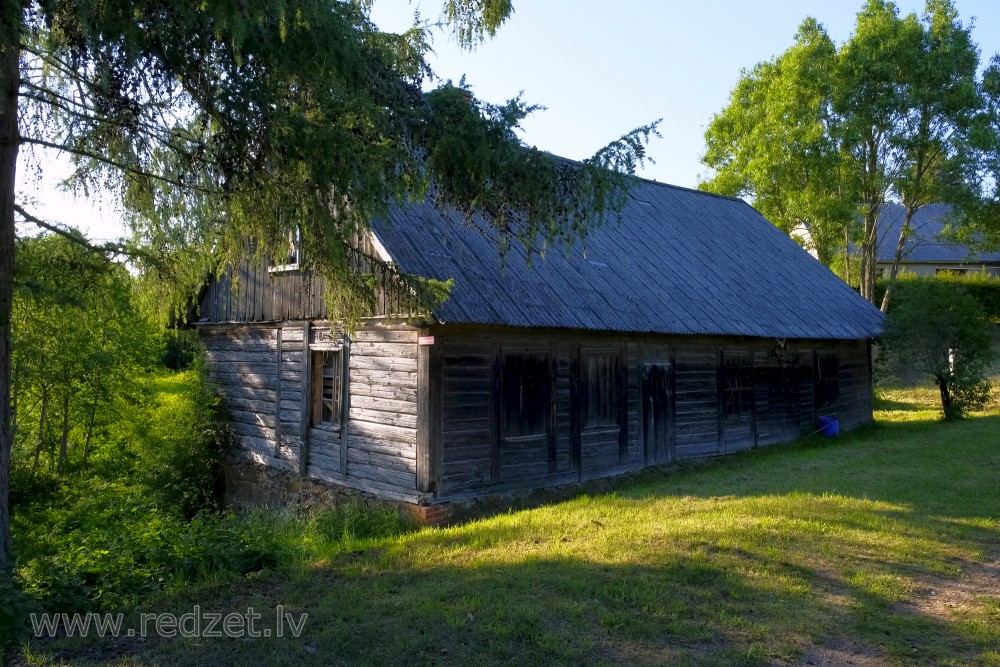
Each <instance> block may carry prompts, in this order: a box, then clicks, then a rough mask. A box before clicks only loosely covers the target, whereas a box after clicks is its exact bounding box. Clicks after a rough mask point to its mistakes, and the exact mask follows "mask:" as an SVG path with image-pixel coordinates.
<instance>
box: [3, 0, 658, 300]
mask: <svg viewBox="0 0 1000 667" xmlns="http://www.w3.org/2000/svg"><path fill="white" fill-rule="evenodd" d="M512 12H513V6H512V4H511V3H510V2H509V0H449V1H448V2H445V3H443V16H444V21H445V22H446V23H447V24H448V25H450V26H451V27H452V28H453V30H454V32H455V33H456V35H457V36H458V38H459V40H460V42H461V43H463V44H465V45H466V46H468V47H471V46H473V45H474V44H475V43H477V42H478V41H480V40H481V39H484V38H486V37H488V36H490V35H493V34H494V33H495V31H496V30H497V29H498V28H499V27H500V26H501V25H502V24H503V22H504V21H505V20H506V19H507V18H508V17H509V16H510V15H511V14H512ZM19 28H20V30H21V32H22V37H21V42H22V43H23V44H24V54H23V57H22V67H21V74H22V78H23V80H24V85H23V86H22V89H21V91H20V96H21V103H22V109H23V110H22V114H21V115H22V125H23V128H24V129H23V134H24V135H25V143H26V146H27V147H29V148H30V146H32V145H34V144H35V143H44V144H47V145H54V146H56V147H58V148H63V149H64V150H66V151H68V152H69V153H70V154H71V155H72V156H73V158H74V160H75V161H76V164H77V170H76V172H75V173H74V175H73V177H72V178H71V179H70V184H71V185H73V186H75V187H77V188H79V189H81V190H89V189H93V188H99V187H103V188H107V189H110V190H111V191H112V192H114V193H115V194H116V195H118V196H119V198H120V201H121V202H122V207H123V209H124V211H123V212H124V213H125V215H126V217H127V219H128V220H129V222H130V224H131V227H132V230H133V233H134V236H133V239H132V240H131V245H130V250H131V251H132V252H133V253H134V255H135V258H136V259H135V261H136V263H137V264H138V265H139V266H140V267H141V269H142V272H143V276H144V284H145V285H147V287H148V288H149V293H150V295H151V296H150V298H149V302H150V304H151V305H155V306H158V307H160V308H161V310H165V309H169V308H170V307H173V308H179V309H181V312H184V310H186V309H185V308H184V307H185V306H186V302H187V299H188V298H189V297H190V295H191V294H193V293H195V292H196V291H197V287H198V286H199V285H200V284H201V283H202V281H203V280H204V277H205V275H206V273H207V272H210V271H212V270H216V269H219V268H231V267H232V266H233V265H234V264H235V263H236V262H237V261H239V260H240V259H243V258H246V257H247V256H252V257H253V258H254V259H256V260H259V261H262V260H263V259H264V258H265V257H266V256H272V257H273V256H280V255H281V254H282V253H283V252H284V251H285V250H286V249H287V240H288V238H289V234H290V233H291V232H293V231H294V230H296V229H297V230H298V233H299V234H300V238H301V242H302V248H303V251H304V253H305V256H306V257H307V258H308V261H309V262H310V263H313V264H315V266H316V268H318V269H319V270H320V271H321V272H322V273H324V275H326V276H327V277H328V278H331V279H332V280H335V279H338V278H340V279H342V278H343V277H344V272H346V271H347V270H348V269H349V267H350V263H349V260H350V256H351V252H352V248H353V247H355V245H356V242H357V237H358V234H359V233H362V232H364V231H365V230H367V229H368V226H369V223H370V221H371V220H372V219H373V218H374V217H376V216H378V215H381V214H384V213H385V212H386V211H387V209H388V207H389V206H390V205H391V203H392V202H397V201H406V200H408V199H419V200H423V199H425V198H427V197H428V196H430V197H431V199H432V200H433V201H435V202H438V203H440V204H450V205H454V206H457V207H459V209H460V210H461V211H463V212H465V213H467V214H469V216H470V218H469V219H470V221H471V220H472V219H473V214H474V216H475V220H476V223H477V224H482V225H484V226H486V227H487V228H489V229H491V230H493V231H494V232H495V233H496V234H497V236H498V239H499V240H500V241H501V242H502V243H510V242H523V243H525V244H527V245H530V246H531V247H532V248H533V249H535V248H536V246H537V245H539V244H540V245H545V244H551V243H564V242H571V241H572V239H574V238H577V237H578V236H579V235H581V234H583V233H585V232H586V229H588V228H589V227H591V226H594V225H598V224H601V222H603V221H604V220H605V218H607V217H608V216H613V215H614V211H615V208H616V207H620V206H621V205H622V203H623V202H624V199H623V198H624V196H625V188H626V186H627V185H628V179H627V178H626V175H625V174H630V173H632V172H633V171H634V169H635V166H636V165H637V164H639V163H641V162H642V161H643V160H644V159H645V143H646V141H647V140H648V139H649V138H650V136H652V135H655V134H656V130H655V123H654V124H651V125H647V126H643V127H641V128H638V129H636V130H634V131H632V132H629V133H627V134H626V135H625V136H624V137H622V138H621V139H619V140H617V141H614V142H612V143H611V144H609V145H608V146H607V147H606V148H604V149H602V150H600V151H598V152H597V153H596V154H595V155H594V156H593V157H592V158H591V159H589V160H586V161H584V162H583V163H582V164H570V163H568V162H565V161H560V160H557V159H556V158H553V157H552V156H550V155H548V154H546V153H543V152H542V151H539V150H537V149H534V148H529V147H527V146H525V145H524V144H523V143H522V142H521V140H520V139H519V137H518V134H517V129H518V127H519V125H520V123H521V121H522V120H523V119H524V118H525V117H526V116H527V115H528V114H530V113H532V112H533V111H535V110H536V109H537V108H538V107H536V106H534V105H530V104H526V103H524V102H523V101H522V100H520V99H513V100H510V101H508V102H506V103H502V104H486V103H482V102H480V101H478V100H476V99H474V98H472V97H471V95H469V94H468V93H467V92H466V91H463V90H459V89H457V88H455V87H453V86H451V85H445V86H442V87H440V88H438V89H436V90H432V91H430V92H425V91H424V90H423V87H424V85H425V84H426V82H428V81H430V80H432V79H431V71H430V69H429V67H428V65H427V63H426V61H425V55H426V54H427V52H428V51H429V48H430V46H429V41H428V36H427V32H426V30H427V28H426V26H425V25H417V26H414V28H413V29H411V30H409V31H407V32H406V33H404V34H400V35H396V34H389V33H384V32H381V31H379V30H378V28H377V27H376V26H375V25H374V24H373V23H372V22H371V21H370V19H369V16H368V9H367V3H364V2H340V1H338V2H316V1H315V0H247V1H244V2H240V3H237V4H236V5H234V4H232V3H230V2H207V3H202V4H200V5H197V6H195V5H189V4H184V3H179V4H178V3H172V4H171V3H168V4H166V5H164V4H163V3H161V2H147V1H142V2H132V3H127V4H126V5H122V4H121V3H97V4H93V3H84V4H79V3H75V2H55V3H34V2H29V3H27V4H26V5H25V9H24V11H23V23H22V24H21V25H20V26H19ZM111 45H113V47H112V46H111ZM109 47H110V48H109ZM620 172H624V173H620ZM341 282H342V283H343V286H344V287H345V288H346V289H352V288H353V287H359V288H362V289H363V288H364V285H363V284H362V283H360V282H358V281H350V280H341ZM358 300H359V301H361V302H363V301H364V300H365V295H364V294H361V295H359V296H358ZM347 310H351V309H350V308H348V309H347Z"/></svg>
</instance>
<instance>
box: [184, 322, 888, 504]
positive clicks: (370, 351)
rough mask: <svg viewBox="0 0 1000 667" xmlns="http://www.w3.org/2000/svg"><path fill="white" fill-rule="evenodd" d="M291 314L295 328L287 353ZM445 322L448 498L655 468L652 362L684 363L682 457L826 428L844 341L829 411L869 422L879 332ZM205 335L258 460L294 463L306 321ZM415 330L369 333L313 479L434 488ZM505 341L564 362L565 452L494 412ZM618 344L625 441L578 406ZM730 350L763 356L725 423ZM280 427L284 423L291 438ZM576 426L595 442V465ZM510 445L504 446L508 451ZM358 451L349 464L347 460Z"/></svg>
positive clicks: (355, 346)
mask: <svg viewBox="0 0 1000 667" xmlns="http://www.w3.org/2000/svg"><path fill="white" fill-rule="evenodd" d="M279 326H281V327H283V328H282V336H281V355H280V362H279V355H278V336H277V328H278V327H279ZM431 332H432V333H433V335H434V336H435V339H436V340H435V344H436V345H437V346H438V347H437V348H436V357H435V358H436V359H437V362H435V365H434V366H432V369H431V372H433V373H438V374H439V375H437V376H435V377H437V378H438V380H437V386H438V387H439V388H440V394H439V395H438V398H439V401H437V402H436V404H437V405H438V406H439V407H437V410H436V412H435V413H434V414H432V415H431V418H432V419H435V420H437V423H438V425H439V427H440V430H439V434H438V435H437V436H436V438H435V440H434V441H432V442H429V443H428V446H429V447H430V457H431V459H432V460H434V461H437V463H435V464H434V465H435V466H437V467H436V468H435V470H436V473H435V474H436V478H435V481H436V482H438V484H437V485H436V490H435V494H436V498H437V500H438V501H445V500H459V499H462V498H468V497H474V496H481V495H486V494H490V493H502V492H505V491H507V490H512V489H516V488H526V487H533V486H544V485H553V484H562V483H566V482H572V481H579V480H581V479H587V478H591V477H600V476H606V475H612V474H618V473H620V472H623V471H625V470H629V469H635V468H639V467H641V466H642V465H643V462H644V454H643V447H644V443H643V442H642V429H641V417H642V412H641V405H640V403H641V374H642V367H643V364H645V363H654V362H656V363H665V362H669V361H670V360H671V359H672V360H673V370H674V372H673V387H672V390H673V400H672V406H673V438H674V443H675V454H676V458H677V459H690V458H696V457H703V456H711V455H715V454H719V453H724V452H726V451H733V450H735V449H740V448H744V447H746V446H747V445H748V444H757V445H765V444H771V443H776V442H782V441H787V440H790V439H794V438H795V437H798V436H799V435H801V434H803V433H811V432H813V431H815V430H816V412H815V409H814V405H813V364H814V360H815V359H816V355H817V354H820V355H822V354H828V353H835V354H836V355H837V359H838V367H839V370H840V384H839V388H840V393H839V398H838V400H837V402H836V403H835V404H834V405H831V406H828V407H827V408H824V410H823V412H824V414H833V415H834V416H837V417H838V418H839V419H840V421H841V426H842V427H843V428H844V429H849V428H853V427H855V426H858V425H861V424H864V423H867V422H869V421H870V420H871V414H872V402H871V392H870V375H869V368H868V365H869V358H868V349H867V343H866V342H865V341H790V342H789V343H788V345H787V346H784V347H781V348H780V349H779V348H778V347H777V346H776V345H775V344H774V343H772V342H770V341H763V340H760V339H725V338H721V337H715V338H712V337H705V338H703V339H697V338H695V337H658V336H632V337H629V336H614V335H610V334H608V335H601V334H588V333H586V332H562V331H559V332H546V331H537V332H536V331H525V330H511V331H509V332H508V331H500V332H495V331H491V330H488V329H485V328H482V329H479V330H476V329H475V328H472V327H455V326H447V325H438V326H436V327H433V328H432V329H431ZM201 335H202V340H203V341H204V344H205V359H206V365H207V367H208V372H209V377H210V379H212V380H213V381H215V382H216V383H217V384H218V385H219V388H220V391H221V393H222V395H223V397H224V398H225V401H226V404H227V406H228V408H229V411H230V416H231V420H232V425H233V429H234V431H235V432H236V433H237V434H238V435H239V436H240V440H241V442H242V443H243V446H244V447H245V449H246V451H247V452H248V453H249V454H250V456H251V458H252V459H253V460H255V461H257V462H259V463H262V464H265V465H270V466H275V467H280V468H285V469H288V470H295V469H296V467H297V461H298V453H299V450H300V447H301V443H300V441H299V437H298V434H299V423H300V421H299V420H300V415H301V408H302V404H303V403H302V401H303V393H302V387H301V386H300V383H301V378H302V371H303V361H304V355H303V341H302V322H286V323H280V324H270V325H209V326H203V327H202V330H201ZM312 335H313V336H314V341H318V340H322V339H324V338H326V337H329V336H331V335H332V331H331V329H330V328H329V325H328V323H323V322H319V323H316V324H315V325H314V326H313V334H312ZM417 337H418V331H417V330H416V329H414V328H404V327H397V328H388V327H382V326H379V327H377V328H370V329H365V330H361V331H358V332H357V333H356V334H355V336H354V338H353V340H352V342H351V344H350V353H349V372H350V380H349V397H348V400H349V408H348V424H347V429H348V430H347V445H348V446H347V452H346V456H342V453H341V451H340V447H341V437H340V435H341V434H340V431H339V429H338V428H335V427H313V428H311V429H310V445H311V446H310V457H309V470H308V473H309V475H310V476H314V477H317V478H319V479H325V480H328V481H332V482H335V483H340V484H344V485H345V486H349V487H354V488H358V489H361V490H364V491H368V492H371V493H375V494H378V495H381V496H383V497H387V498H391V499H397V500H405V501H409V502H414V501H419V500H420V499H421V498H422V497H424V496H423V494H420V493H418V492H417V491H416V470H417V430H416V429H417V398H418V396H417V392H418V383H417V372H418V370H417V359H418V349H419V348H418V345H417ZM504 346H508V348H509V349H513V348H514V347H516V346H528V347H530V348H531V349H547V350H549V355H550V356H551V357H552V364H551V367H552V369H553V372H554V377H553V386H552V391H553V399H552V405H553V410H554V414H553V415H552V421H551V423H552V427H553V428H554V429H555V432H554V448H555V452H554V458H553V459H549V458H548V457H547V456H546V457H544V458H543V457H542V454H543V453H544V452H545V450H544V449H539V448H538V447H535V446H534V444H532V446H531V447H528V446H527V445H525V446H524V456H521V453H519V450H518V441H517V440H516V439H512V440H510V441H509V442H508V443H500V440H499V439H500V437H501V434H500V432H499V429H498V427H497V424H498V423H499V421H498V419H499V416H498V415H499V413H496V414H494V411H495V410H497V409H498V408H497V407H496V406H494V405H493V400H494V397H495V396H497V395H498V387H499V385H498V386H497V387H494V382H495V377H494V373H495V368H496V367H495V365H494V363H495V359H494V357H495V356H497V355H499V354H500V351H501V350H502V349H504ZM611 348H614V349H617V350H619V351H620V352H619V353H620V354H621V360H620V363H621V369H622V373H623V375H624V378H623V388H624V391H625V394H624V397H623V400H622V405H623V406H624V410H625V414H626V422H625V424H626V430H625V439H624V442H622V441H620V440H618V439H617V435H616V432H615V429H614V427H611V428H608V429H590V430H587V429H583V428H582V427H581V426H579V425H574V419H580V417H581V414H580V406H579V404H574V401H579V396H578V393H579V392H577V391H576V390H574V389H573V386H572V383H573V378H574V377H576V378H577V381H581V380H582V379H583V378H582V375H581V370H580V359H581V354H585V353H586V351H587V350H588V349H590V350H608V349H611ZM724 355H737V356H744V357H746V358H748V359H750V360H751V364H752V368H753V396H754V415H753V417H752V418H746V417H743V418H740V419H738V420H732V419H730V420H726V419H725V415H724V413H723V414H720V394H719V391H720V375H719V370H718V363H719V359H720V358H722V357H723V356H724ZM775 378H780V379H781V382H776V381H775ZM495 418H496V419H495ZM727 422H731V423H727ZM577 424H579V422H578V423H577ZM605 430H607V432H606V433H605V432H604V431H605ZM598 431H600V432H598ZM276 432H280V434H281V446H280V448H277V450H276V447H275V435H276ZM574 433H576V436H574ZM575 438H578V439H579V440H578V441H579V447H580V450H582V452H583V453H584V454H583V459H582V461H583V463H584V465H583V467H582V468H581V459H580V458H579V457H580V456H581V452H580V451H579V450H577V445H576V442H574V439H575ZM494 440H496V441H497V442H494ZM497 443H500V444H506V445H507V450H506V451H503V452H499V449H498V447H497ZM595 445H596V446H598V447H599V449H600V452H601V456H600V457H598V458H599V460H598V458H595V457H593V456H592V457H589V458H588V457H587V456H586V452H587V448H588V447H591V448H593V447H594V446H595ZM622 445H624V449H622ZM498 452H499V455H500V457H501V458H500V459H498V461H494V458H495V457H496V456H497V455H498ZM623 452H624V454H623ZM605 454H606V455H605ZM519 457H521V458H524V460H523V461H521V460H520V458H519ZM525 457H527V458H525ZM344 460H346V462H347V466H346V470H343V469H342V464H341V462H342V461H344ZM588 464H589V465H588ZM522 473H523V474H522Z"/></svg>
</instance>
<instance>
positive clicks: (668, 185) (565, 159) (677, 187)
mask: <svg viewBox="0 0 1000 667" xmlns="http://www.w3.org/2000/svg"><path fill="white" fill-rule="evenodd" d="M542 152H543V153H545V154H546V155H548V156H549V157H552V158H555V159H556V160H562V161H563V162H570V163H572V164H580V165H582V164H583V160H574V159H573V158H569V157H564V156H562V155H556V154H555V153H550V152H549V151H542ZM625 175H626V176H628V177H629V178H634V179H636V180H637V181H644V182H646V183H649V184H650V185H658V186H661V187H665V188H672V189H674V190H682V191H684V192H691V193H694V194H699V195H708V196H710V197H718V198H719V199H730V200H732V201H738V202H740V203H743V204H747V205H748V206H750V204H748V203H747V202H746V201H745V200H744V199H742V198H740V197H734V196H732V195H722V194H719V193H717V192H709V191H708V190H699V189H698V188H689V187H687V186H685V185H676V184H674V183H667V182H666V181H658V180H656V179H655V178H648V177H646V176H640V175H638V174H625ZM751 208H753V207H752V206H751Z"/></svg>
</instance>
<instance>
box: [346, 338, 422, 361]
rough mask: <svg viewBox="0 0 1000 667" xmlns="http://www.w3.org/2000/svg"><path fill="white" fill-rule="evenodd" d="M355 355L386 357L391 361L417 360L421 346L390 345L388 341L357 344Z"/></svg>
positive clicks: (355, 344) (408, 344)
mask: <svg viewBox="0 0 1000 667" xmlns="http://www.w3.org/2000/svg"><path fill="white" fill-rule="evenodd" d="M353 345H354V354H357V355H358V356H363V357H386V358H391V359H416V358H417V356H418V354H419V350H418V348H420V347H423V346H421V345H414V344H413V343H409V342H407V343H389V342H386V341H368V342H361V341H358V342H355V343H354V344H353Z"/></svg>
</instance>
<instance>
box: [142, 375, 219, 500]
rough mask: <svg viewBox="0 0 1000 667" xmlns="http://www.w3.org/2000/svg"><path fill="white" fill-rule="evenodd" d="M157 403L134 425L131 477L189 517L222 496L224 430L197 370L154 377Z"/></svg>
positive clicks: (150, 494)
mask: <svg viewBox="0 0 1000 667" xmlns="http://www.w3.org/2000/svg"><path fill="white" fill-rule="evenodd" d="M159 384H160V394H159V404H158V405H157V407H156V408H155V413H154V418H153V419H152V421H151V423H149V424H139V425H138V428H139V429H141V440H142V443H143V444H142V451H141V453H140V454H139V466H138V467H137V469H136V478H137V479H138V480H139V481H140V483H142V484H143V486H144V487H145V490H146V495H147V497H148V498H150V499H152V500H154V501H156V502H157V503H159V504H160V506H161V507H163V508H165V509H169V510H171V511H176V512H178V513H180V514H181V515H182V516H185V517H192V516H194V515H195V514H196V513H198V512H199V511H200V510H202V509H205V508H208V507H216V506H217V505H218V502H219V500H220V499H221V490H222V489H221V483H222V459H223V456H224V453H225V450H226V448H227V446H228V443H229V437H230V436H229V431H228V429H227V427H226V424H225V422H224V421H223V420H222V418H221V416H220V405H219V399H218V397H217V396H216V395H215V394H214V393H212V391H211V390H210V388H209V387H208V386H207V385H206V383H205V381H204V379H203V378H202V376H201V372H200V369H194V370H189V371H184V372H182V373H178V374H177V375H174V376H171V377H167V378H162V379H161V380H159Z"/></svg>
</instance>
